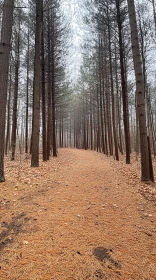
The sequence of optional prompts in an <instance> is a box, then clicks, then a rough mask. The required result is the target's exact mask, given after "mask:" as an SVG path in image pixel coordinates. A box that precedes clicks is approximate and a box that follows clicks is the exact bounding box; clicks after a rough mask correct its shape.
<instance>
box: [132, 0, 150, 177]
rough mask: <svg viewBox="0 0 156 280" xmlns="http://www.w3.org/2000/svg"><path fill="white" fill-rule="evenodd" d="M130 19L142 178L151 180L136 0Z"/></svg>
mask: <svg viewBox="0 0 156 280" xmlns="http://www.w3.org/2000/svg"><path fill="white" fill-rule="evenodd" d="M127 3H128V12H129V21H130V28H131V42H132V52H133V63H134V71H135V79H136V103H137V108H136V109H137V117H138V121H139V133H140V149H141V180H142V181H149V180H150V168H149V151H148V142H147V127H146V111H145V93H144V77H143V72H142V62H141V55H140V48H139V38H138V30H137V21H136V13H135V5H134V0H127Z"/></svg>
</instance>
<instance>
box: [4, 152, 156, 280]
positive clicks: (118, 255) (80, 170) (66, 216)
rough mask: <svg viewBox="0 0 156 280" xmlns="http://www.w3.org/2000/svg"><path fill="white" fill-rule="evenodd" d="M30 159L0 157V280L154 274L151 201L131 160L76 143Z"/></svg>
mask: <svg viewBox="0 0 156 280" xmlns="http://www.w3.org/2000/svg"><path fill="white" fill-rule="evenodd" d="M29 164H30V163H29V160H25V162H22V163H21V162H15V163H12V162H11V163H9V162H8V163H6V168H7V181H6V182H5V183H3V184H2V185H1V188H0V205H1V208H0V222H1V224H0V250H1V253H2V254H1V256H0V279H1V280H6V279H8V280H16V279H20V280H52V279H54V280H87V279H89V280H94V279H108V280H113V279H114V280H115V279H123V280H130V279H134V280H141V279H142V280H143V279H146V280H154V279H156V278H155V275H156V239H155V232H156V227H155V217H156V214H155V206H154V202H152V201H148V200H146V199H145V198H144V197H143V196H142V195H141V194H140V193H139V191H138V189H139V188H140V186H141V183H140V181H139V178H138V173H137V172H138V171H135V169H134V167H133V166H131V165H130V166H126V165H125V164H124V163H123V162H115V161H113V159H110V158H107V157H105V156H104V155H103V154H98V153H96V152H92V151H84V150H76V149H60V150H59V154H58V157H57V158H55V159H51V160H50V161H49V162H47V163H41V166H40V167H39V168H36V169H32V168H30V167H29ZM135 172H136V173H135Z"/></svg>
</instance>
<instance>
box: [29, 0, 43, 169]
mask: <svg viewBox="0 0 156 280" xmlns="http://www.w3.org/2000/svg"><path fill="white" fill-rule="evenodd" d="M40 48H41V0H36V31H35V59H34V84H33V120H32V150H31V153H32V157H31V166H32V167H37V166H39V133H40Z"/></svg>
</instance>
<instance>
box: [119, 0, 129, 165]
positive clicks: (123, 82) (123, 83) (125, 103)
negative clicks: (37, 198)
mask: <svg viewBox="0 0 156 280" xmlns="http://www.w3.org/2000/svg"><path fill="white" fill-rule="evenodd" d="M116 8H117V22H118V32H119V51H120V69H121V87H122V102H123V122H124V133H125V146H126V163H127V164H129V163H130V137H129V136H130V134H129V115H128V96H127V90H126V78H125V70H124V55H123V40H122V22H121V13H120V3H119V0H116Z"/></svg>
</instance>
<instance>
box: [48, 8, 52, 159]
mask: <svg viewBox="0 0 156 280" xmlns="http://www.w3.org/2000/svg"><path fill="white" fill-rule="evenodd" d="M47 21H48V34H47V37H48V38H47V41H48V110H47V111H48V117H47V160H49V157H50V150H51V136H52V112H51V107H52V106H51V63H50V62H51V47H50V33H51V29H50V14H49V11H48V19H47Z"/></svg>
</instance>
